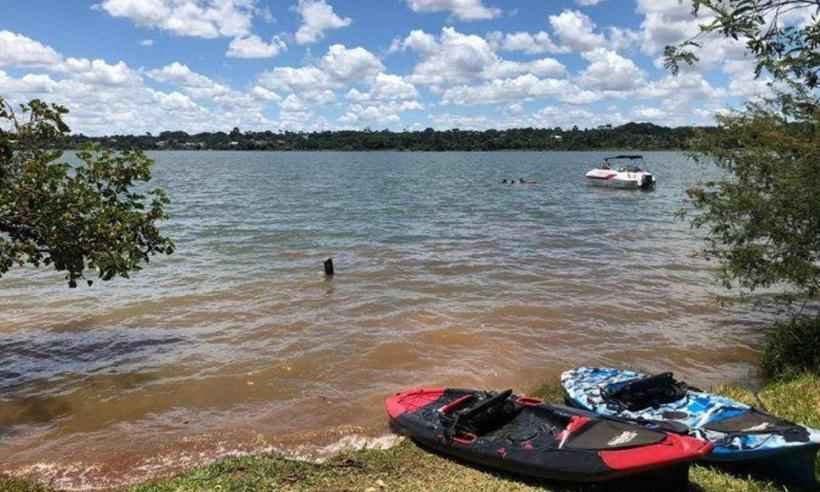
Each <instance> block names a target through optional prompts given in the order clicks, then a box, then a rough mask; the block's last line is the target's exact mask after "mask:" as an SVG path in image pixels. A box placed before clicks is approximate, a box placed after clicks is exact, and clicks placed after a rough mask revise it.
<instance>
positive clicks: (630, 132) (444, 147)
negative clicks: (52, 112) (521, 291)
mask: <svg viewBox="0 0 820 492" xmlns="http://www.w3.org/2000/svg"><path fill="white" fill-rule="evenodd" d="M710 130H714V128H708V127H677V128H669V127H665V126H659V125H655V124H652V123H627V124H625V125H620V126H615V127H613V126H611V125H604V126H600V127H598V128H590V129H579V128H578V127H577V126H575V127H573V128H571V129H568V130H564V129H562V128H560V127H555V128H515V129H506V130H460V129H457V128H456V129H451V130H434V129H432V128H427V129H426V130H419V131H409V130H405V131H391V130H380V131H373V130H368V129H366V130H338V131H321V132H291V131H287V132H273V131H260V132H250V131H248V132H242V131H241V130H240V129H239V128H234V129H233V130H232V131H230V132H222V131H218V132H202V133H195V134H189V133H186V132H184V131H164V132H161V133H159V134H158V135H152V134H150V133H146V134H144V135H113V136H104V137H90V136H86V135H82V134H79V135H71V136H68V137H66V139H67V142H66V147H68V148H72V149H80V148H83V147H84V146H85V145H87V144H89V143H92V144H100V145H104V146H105V147H108V148H113V149H120V150H126V149H139V150H278V151H306V150H342V151H372V150H402V151H494V150H597V149H600V150H604V149H627V148H629V149H642V150H676V149H684V148H686V147H687V145H688V143H689V141H690V140H691V139H692V138H694V137H695V136H696V134H697V132H698V131H710Z"/></svg>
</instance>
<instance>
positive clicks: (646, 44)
mask: <svg viewBox="0 0 820 492" xmlns="http://www.w3.org/2000/svg"><path fill="white" fill-rule="evenodd" d="M701 10H702V11H703V10H705V9H701ZM638 13H641V14H644V20H643V22H642V23H641V29H642V34H643V40H642V49H643V51H644V53H646V54H648V55H656V54H658V53H660V52H661V51H663V49H664V47H666V46H668V45H674V44H678V43H680V42H682V41H685V40H686V39H689V38H691V37H693V36H695V35H696V34H698V32H700V28H699V27H698V26H699V25H700V24H702V23H703V22H704V21H705V17H704V14H703V13H701V15H700V17H699V18H695V17H694V16H692V4H691V2H690V1H689V0H686V1H681V0H638Z"/></svg>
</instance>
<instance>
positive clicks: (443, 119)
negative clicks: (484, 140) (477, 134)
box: [429, 113, 495, 130]
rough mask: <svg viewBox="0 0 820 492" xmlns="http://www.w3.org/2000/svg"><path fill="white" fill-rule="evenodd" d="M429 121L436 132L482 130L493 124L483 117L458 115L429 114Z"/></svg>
mask: <svg viewBox="0 0 820 492" xmlns="http://www.w3.org/2000/svg"><path fill="white" fill-rule="evenodd" d="M429 118H430V120H431V121H432V122H433V126H434V127H436V129H438V130H449V129H453V128H458V129H461V130H484V129H486V128H491V127H492V126H493V124H494V123H495V122H492V123H491V122H490V120H489V119H487V117H485V116H467V115H459V114H450V113H443V114H431V115H429Z"/></svg>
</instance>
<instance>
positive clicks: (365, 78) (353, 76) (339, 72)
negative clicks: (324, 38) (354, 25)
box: [257, 44, 385, 104]
mask: <svg viewBox="0 0 820 492" xmlns="http://www.w3.org/2000/svg"><path fill="white" fill-rule="evenodd" d="M384 68H385V67H384V64H383V63H382V62H381V61H380V60H379V59H378V58H377V57H376V56H375V55H374V54H373V53H371V52H369V51H367V50H366V49H364V48H361V47H357V48H350V49H349V48H347V47H345V46H344V45H341V44H335V45H333V46H331V47H330V48H328V51H327V53H326V54H325V56H323V57H322V58H321V59H319V60H318V61H316V62H315V63H314V64H313V65H306V66H303V67H275V68H273V69H272V70H269V71H266V72H263V73H262V74H260V75H259V77H258V80H257V83H258V85H259V86H260V87H262V88H264V89H268V90H272V91H280V92H283V93H288V94H295V95H298V96H299V98H300V100H302V101H309V102H311V103H313V104H328V103H331V102H333V101H335V100H336V95H335V91H337V90H340V89H342V88H344V87H347V86H350V85H352V84H357V83H373V81H374V80H376V79H377V78H378V76H379V75H380V74H382V72H383V71H384Z"/></svg>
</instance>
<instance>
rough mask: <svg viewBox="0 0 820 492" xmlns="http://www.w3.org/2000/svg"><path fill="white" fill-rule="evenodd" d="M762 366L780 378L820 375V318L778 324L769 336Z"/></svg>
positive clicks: (768, 372)
mask: <svg viewBox="0 0 820 492" xmlns="http://www.w3.org/2000/svg"><path fill="white" fill-rule="evenodd" d="M761 366H762V368H763V372H764V373H765V374H766V375H767V376H769V377H771V378H776V379H784V378H790V377H794V376H797V375H798V374H801V373H805V372H811V373H814V374H820V317H817V318H805V319H799V320H793V321H790V322H788V323H781V324H778V325H776V326H775V327H774V329H773V330H772V332H771V333H769V335H768V337H767V339H766V347H765V349H764V351H763V361H762V363H761Z"/></svg>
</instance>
